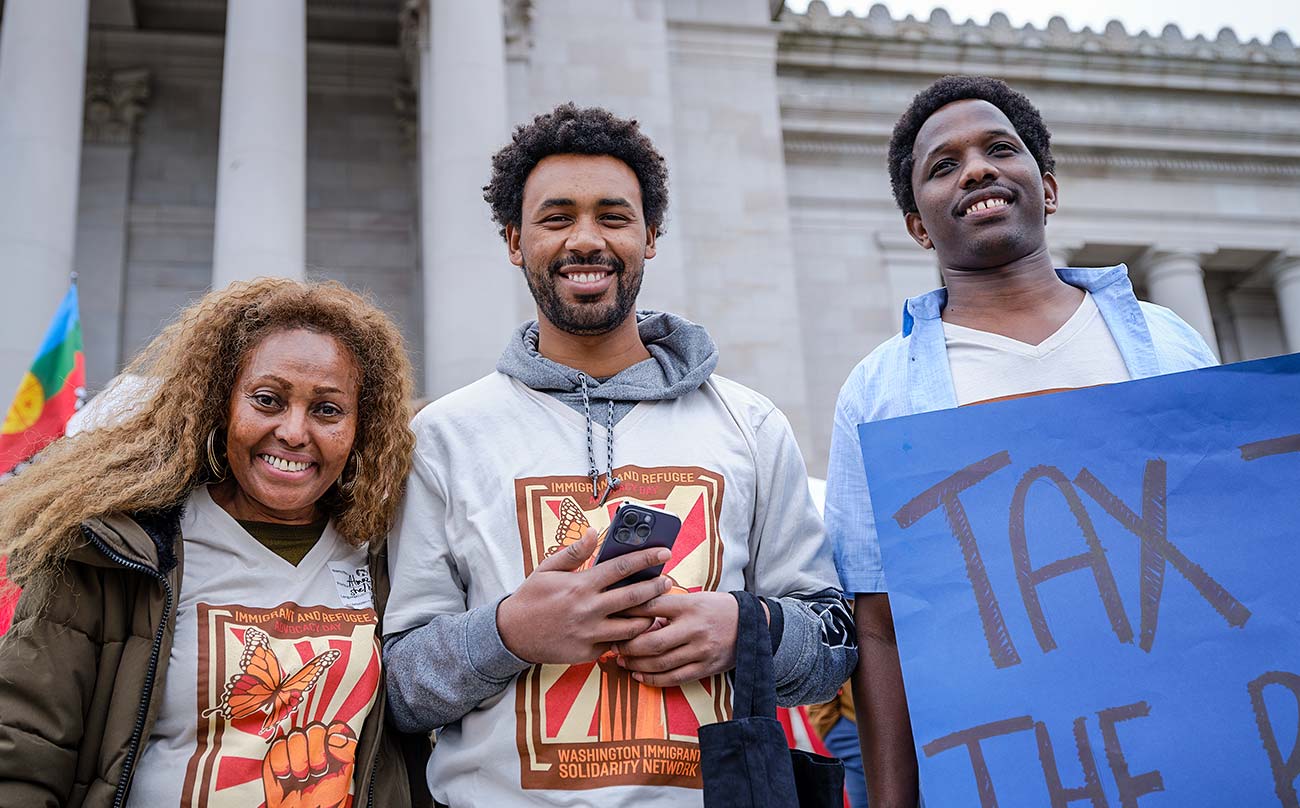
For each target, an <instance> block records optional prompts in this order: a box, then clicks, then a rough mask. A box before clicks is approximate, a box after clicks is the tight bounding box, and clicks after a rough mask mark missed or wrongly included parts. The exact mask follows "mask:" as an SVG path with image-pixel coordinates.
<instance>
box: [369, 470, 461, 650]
mask: <svg viewBox="0 0 1300 808" xmlns="http://www.w3.org/2000/svg"><path fill="white" fill-rule="evenodd" d="M388 575H389V579H390V581H391V582H392V589H391V590H390V592H389V597H388V609H387V612H386V614H385V615H384V633H385V635H392V634H397V633H400V632H403V631H406V630H408V629H412V628H418V627H419V626H423V625H425V624H426V623H428V622H429V621H430V620H431V619H432V618H434V617H435V616H437V615H441V614H454V613H459V612H463V611H465V608H466V601H465V585H464V583H463V581H462V579H461V576H460V574H459V572H458V570H457V568H456V561H455V558H454V557H453V555H452V552H451V545H450V543H449V541H448V536H447V494H446V489H445V488H444V487H443V485H442V481H441V480H440V479H439V478H438V475H437V474H436V473H434V471H433V469H432V468H431V467H430V465H429V463H428V461H426V460H425V459H424V457H423V456H422V453H421V452H420V451H417V452H416V454H415V458H414V461H413V463H412V466H411V476H410V479H408V480H407V484H406V496H405V498H404V499H403V500H402V506H401V508H400V509H399V510H398V515H397V521H396V522H395V524H394V525H393V531H392V533H391V534H390V536H389V539H388Z"/></svg>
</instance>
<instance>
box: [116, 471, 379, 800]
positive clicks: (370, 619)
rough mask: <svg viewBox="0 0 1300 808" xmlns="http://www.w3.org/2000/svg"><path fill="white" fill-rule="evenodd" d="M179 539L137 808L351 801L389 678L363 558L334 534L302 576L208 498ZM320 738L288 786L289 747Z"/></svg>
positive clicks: (310, 557)
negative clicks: (366, 735)
mask: <svg viewBox="0 0 1300 808" xmlns="http://www.w3.org/2000/svg"><path fill="white" fill-rule="evenodd" d="M181 535H182V537H183V541H184V547H183V553H182V563H183V565H184V568H183V570H182V582H181V588H180V592H179V596H178V603H177V611H176V633H175V638H174V641H173V645H172V648H171V653H170V655H169V658H168V659H167V660H166V668H165V675H164V676H163V677H162V679H161V681H160V682H159V684H158V686H159V687H161V688H162V701H161V709H160V711H159V714H158V718H157V720H156V721H155V723H154V726H153V730H152V732H151V734H150V736H149V738H148V739H147V741H146V743H145V744H144V748H143V752H142V755H141V758H140V762H139V765H138V766H137V767H136V770H135V778H134V782H133V784H132V787H131V793H130V798H129V799H128V801H127V805H128V806H130V808H146V806H147V808H163V807H168V808H169V807H170V806H182V807H183V808H191V807H192V808H226V806H229V807H230V808H235V806H239V808H245V807H246V806H259V805H263V804H265V805H267V806H268V807H269V808H276V806H278V805H281V804H297V802H296V801H295V799H296V796H295V794H294V792H295V791H299V792H305V791H308V790H313V789H324V788H329V789H332V790H337V789H340V788H342V787H343V783H347V784H348V785H347V788H348V789H350V788H351V780H352V774H353V772H352V763H351V760H350V755H351V753H352V752H353V751H354V749H355V745H354V743H355V740H356V739H357V738H358V737H359V735H360V733H361V727H362V725H363V724H364V723H365V719H366V716H367V715H368V714H369V712H370V710H371V708H372V707H373V706H374V702H375V695H376V693H377V692H378V684H379V677H380V676H381V675H382V671H381V668H380V662H379V648H378V645H377V643H376V639H375V630H376V627H377V622H378V621H377V618H376V615H375V611H374V608H373V600H372V597H371V589H370V575H369V570H368V567H367V563H366V549H365V548H364V547H360V548H357V547H352V546H350V545H349V544H348V543H347V542H345V541H344V540H343V539H342V538H341V537H340V536H339V535H338V533H337V532H336V531H335V530H334V526H333V523H330V525H328V526H327V527H326V528H325V532H324V533H323V534H322V535H321V537H320V540H319V541H317V542H316V545H315V546H314V547H313V548H312V549H311V550H310V551H309V552H308V553H307V555H306V556H305V557H304V558H303V559H302V561H301V562H300V563H299V564H298V565H297V566H294V565H293V564H290V563H289V562H288V561H285V560H284V559H283V558H281V557H280V556H278V555H276V554H275V553H273V552H272V551H271V550H269V549H267V548H266V547H264V546H263V545H262V544H261V543H259V542H258V541H257V540H256V539H255V538H253V537H252V536H250V535H249V534H248V533H247V532H246V531H245V530H244V529H243V528H242V527H240V525H239V523H238V522H236V521H235V520H234V518H233V517H231V516H230V514H228V513H226V512H225V511H224V510H223V509H222V508H221V507H220V506H219V505H217V504H216V503H215V502H213V501H212V498H211V496H209V494H208V492H207V489H206V488H203V487H200V488H198V489H197V490H196V491H195V492H194V493H193V494H192V495H191V496H190V498H189V501H188V502H187V504H186V507H185V514H184V516H183V518H182V520H181ZM159 670H160V673H161V672H162V671H163V670H164V669H163V668H162V666H161V664H160V668H159ZM318 725H319V726H318ZM322 733H323V734H322ZM309 735H315V736H316V737H317V738H318V739H319V738H321V737H325V738H327V739H328V741H327V746H326V749H327V753H326V755H325V757H324V758H322V759H317V760H313V761H311V763H310V766H309V767H308V769H307V770H304V771H302V772H295V771H293V767H292V766H289V767H288V769H289V770H288V771H287V773H286V772H285V771H284V769H285V768H286V766H285V760H286V759H285V758H284V756H283V753H284V751H285V750H286V749H287V748H288V745H287V744H286V743H284V742H283V741H284V740H285V739H286V738H290V736H297V737H295V738H294V741H296V742H300V741H302V740H303V739H304V738H305V737H306V736H309ZM317 748H319V743H318V744H317ZM277 754H279V755H280V758H279V759H278V760H277V758H276V755H277ZM281 775H283V776H281Z"/></svg>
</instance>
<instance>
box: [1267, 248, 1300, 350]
mask: <svg viewBox="0 0 1300 808" xmlns="http://www.w3.org/2000/svg"><path fill="white" fill-rule="evenodd" d="M1272 274H1273V290H1274V291H1275V292H1276V293H1277V309H1278V314H1279V315H1281V319H1282V332H1283V333H1284V334H1285V335H1286V349H1287V350H1288V351H1290V352H1292V353H1296V352H1300V256H1287V257H1285V258H1283V259H1281V260H1279V261H1278V262H1277V263H1276V264H1274V265H1273V267H1272Z"/></svg>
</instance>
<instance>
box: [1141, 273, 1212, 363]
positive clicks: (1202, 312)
mask: <svg viewBox="0 0 1300 808" xmlns="http://www.w3.org/2000/svg"><path fill="white" fill-rule="evenodd" d="M1141 267H1142V274H1143V275H1144V277H1145V279H1146V285H1147V296H1148V297H1149V298H1150V299H1151V302H1153V303H1157V304H1159V305H1161V306H1164V307H1165V308H1168V309H1172V310H1173V312H1174V313H1175V314H1177V315H1178V316H1179V317H1181V318H1183V320H1184V321H1185V322H1186V323H1187V324H1188V325H1190V326H1191V327H1192V328H1194V329H1196V331H1197V332H1198V333H1199V334H1200V335H1201V336H1202V337H1204V338H1205V341H1206V343H1207V344H1208V345H1209V346H1210V350H1212V351H1214V354H1215V355H1216V356H1217V355H1218V353H1219V348H1218V340H1217V338H1216V337H1215V334H1214V319H1213V318H1212V317H1211V315H1210V298H1209V296H1208V295H1206V293H1205V270H1204V269H1202V267H1201V259H1200V256H1199V255H1198V254H1197V253H1195V252H1192V251H1190V250H1188V251H1178V250H1157V251H1152V252H1150V253H1148V254H1147V255H1146V256H1145V257H1144V258H1143V259H1142V262H1141Z"/></svg>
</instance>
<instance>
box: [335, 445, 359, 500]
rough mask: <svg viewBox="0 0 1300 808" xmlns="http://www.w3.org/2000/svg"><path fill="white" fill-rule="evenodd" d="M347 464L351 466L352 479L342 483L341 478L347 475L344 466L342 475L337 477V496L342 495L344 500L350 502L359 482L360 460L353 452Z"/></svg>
mask: <svg viewBox="0 0 1300 808" xmlns="http://www.w3.org/2000/svg"><path fill="white" fill-rule="evenodd" d="M348 462H349V463H350V464H351V465H352V478H351V479H350V480H348V481H347V482H343V476H344V475H346V474H347V467H346V466H344V468H343V474H340V475H339V483H338V485H339V494H340V495H342V497H343V498H344V499H346V500H349V501H350V500H351V499H352V496H353V494H355V493H356V490H357V483H359V482H360V481H361V459H360V458H359V457H358V456H357V454H356V452H353V453H352V456H351V457H350V458H348Z"/></svg>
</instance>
